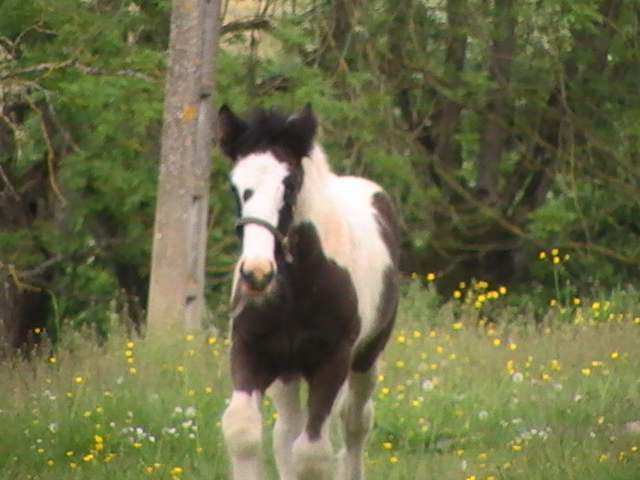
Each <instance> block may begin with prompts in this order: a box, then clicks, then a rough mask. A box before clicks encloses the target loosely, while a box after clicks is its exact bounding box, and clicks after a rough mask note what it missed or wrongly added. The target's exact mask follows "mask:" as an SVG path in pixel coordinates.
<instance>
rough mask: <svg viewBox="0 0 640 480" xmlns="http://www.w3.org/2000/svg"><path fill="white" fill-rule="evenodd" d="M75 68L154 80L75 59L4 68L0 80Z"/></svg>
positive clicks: (142, 75)
mask: <svg viewBox="0 0 640 480" xmlns="http://www.w3.org/2000/svg"><path fill="white" fill-rule="evenodd" d="M69 67H72V68H77V69H78V70H80V71H82V72H84V73H87V74H89V75H125V76H130V77H136V78H140V79H142V80H147V81H149V82H152V81H155V80H156V79H154V78H153V77H150V76H149V75H146V74H144V73H140V72H137V71H135V70H131V69H120V70H105V69H102V68H97V67H90V66H87V65H83V64H82V63H79V62H78V61H77V60H75V59H73V58H72V59H69V60H65V61H63V62H58V63H40V64H38V65H33V66H31V67H25V68H17V69H15V70H5V71H3V72H0V80H6V79H8V78H14V77H20V76H22V75H29V74H32V73H41V72H50V71H54V70H61V69H63V68H69Z"/></svg>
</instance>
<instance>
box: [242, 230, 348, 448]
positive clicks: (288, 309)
mask: <svg viewBox="0 0 640 480" xmlns="http://www.w3.org/2000/svg"><path fill="white" fill-rule="evenodd" d="M289 241H290V249H291V253H292V255H293V257H294V263H293V265H291V266H283V267H282V268H281V269H280V274H279V275H278V277H277V281H278V284H277V285H276V288H275V293H274V295H273V296H272V297H271V298H269V299H265V301H264V302H262V303H260V304H257V303H254V302H247V303H246V304H244V305H243V302H245V301H246V299H242V298H234V300H233V302H234V306H235V307H242V308H241V310H240V312H239V313H238V315H237V316H236V317H235V318H234V319H233V329H232V348H231V372H232V380H233V385H234V389H236V390H243V391H247V392H250V391H253V390H256V389H257V390H260V391H262V392H263V391H264V390H265V389H266V388H267V387H268V386H269V385H270V384H271V383H272V382H273V381H274V380H275V379H276V378H278V377H282V376H291V375H302V376H304V378H305V379H306V380H307V381H308V382H309V385H310V389H309V401H308V406H309V417H308V423H307V432H308V433H309V436H310V437H311V438H312V439H313V438H318V436H319V435H320V428H321V427H322V424H323V422H324V420H325V419H326V416H327V415H328V414H329V412H330V411H331V408H332V406H333V402H334V400H335V397H336V395H337V393H338V391H339V390H340V386H341V385H342V383H343V382H344V379H345V377H346V375H347V372H348V370H349V366H350V359H351V349H352V348H353V344H354V343H355V340H356V339H357V337H358V334H359V331H360V321H359V318H358V302H357V296H356V292H355V288H354V286H353V282H352V280H351V277H350V276H349V273H348V272H347V271H346V270H345V269H344V268H342V267H340V266H338V265H337V264H336V263H335V262H334V261H332V260H330V259H327V258H326V257H325V255H324V252H323V250H322V246H321V244H320V239H319V237H318V233H317V231H316V229H315V227H313V226H312V225H310V224H304V225H300V226H297V227H294V228H293V230H292V232H291V235H290V239H289Z"/></svg>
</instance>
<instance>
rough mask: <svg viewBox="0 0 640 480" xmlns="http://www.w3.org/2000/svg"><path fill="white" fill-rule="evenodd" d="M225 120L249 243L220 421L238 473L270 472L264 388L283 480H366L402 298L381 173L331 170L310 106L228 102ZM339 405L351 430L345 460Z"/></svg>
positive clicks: (236, 289) (249, 476) (252, 477)
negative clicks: (383, 369) (384, 363)
mask: <svg viewBox="0 0 640 480" xmlns="http://www.w3.org/2000/svg"><path fill="white" fill-rule="evenodd" d="M219 126H220V146H221V148H222V150H223V151H224V153H225V154H226V155H227V156H228V157H229V158H230V159H231V160H232V162H233V167H232V170H231V175H230V179H231V184H232V188H233V191H234V193H235V197H236V201H237V206H238V219H237V228H238V234H239V236H240V240H241V242H242V246H241V254H240V257H239V259H238V262H237V265H236V268H235V272H234V278H233V287H232V294H231V325H232V327H231V352H230V366H231V379H232V383H233V392H232V396H231V399H230V401H229V404H228V407H227V409H226V410H225V412H224V414H223V417H222V429H223V434H224V438H225V443H226V446H227V450H228V452H229V456H230V459H231V464H232V469H233V478H234V479H235V480H262V479H264V478H265V475H266V474H265V468H264V465H263V459H262V446H261V444H262V424H263V423H262V417H261V405H262V397H263V395H264V394H265V393H266V394H268V395H269V396H270V397H271V398H272V401H273V404H274V406H275V408H276V410H277V413H278V414H277V419H276V422H275V426H274V432H273V450H274V455H275V462H276V466H277V469H278V473H279V476H280V480H311V479H313V480H316V479H317V480H326V479H335V478H337V479H340V480H360V479H362V478H363V453H364V442H365V438H366V436H367V433H368V432H369V430H370V429H371V427H372V424H373V404H372V400H371V395H372V393H373V390H374V388H375V383H376V380H377V371H376V360H377V358H378V356H379V355H380V353H381V351H382V349H383V348H384V346H385V344H386V343H387V340H388V339H389V336H390V334H391V330H392V327H393V323H394V321H395V316H396V310H397V306H398V257H399V247H400V245H399V244H400V240H399V231H398V218H397V215H396V213H395V210H394V207H393V205H392V202H391V200H390V198H389V196H388V195H387V194H386V193H385V192H384V190H382V188H381V187H380V186H378V185H376V184H375V183H373V182H371V181H369V180H366V179H364V178H359V177H347V176H338V175H336V174H334V173H333V172H332V171H331V169H330V167H329V164H328V161H327V158H326V156H325V153H324V151H323V150H322V148H321V147H320V146H319V145H318V143H316V141H315V137H316V130H317V119H316V116H315V114H314V112H313V110H312V109H311V106H310V105H307V106H306V107H305V108H304V109H303V110H302V111H301V112H300V113H298V114H296V115H292V116H287V115H283V114H282V113H279V112H277V111H266V110H260V111H257V112H256V113H255V115H254V116H253V117H252V118H250V119H248V120H243V119H241V118H239V117H238V116H236V115H235V114H234V113H233V112H232V111H231V109H230V108H229V107H228V106H226V105H224V106H222V107H221V109H220V112H219ZM303 382H306V383H307V385H308V398H307V401H306V405H305V406H303V404H302V402H301V392H300V387H301V384H302V383H303ZM334 403H335V408H334ZM332 410H335V411H336V413H337V414H338V418H339V421H340V437H341V439H342V448H341V450H340V452H339V454H338V455H337V459H336V457H335V455H334V454H333V449H332V445H331V442H330V439H329V427H328V424H329V423H330V422H329V421H328V419H329V416H330V414H331V412H332Z"/></svg>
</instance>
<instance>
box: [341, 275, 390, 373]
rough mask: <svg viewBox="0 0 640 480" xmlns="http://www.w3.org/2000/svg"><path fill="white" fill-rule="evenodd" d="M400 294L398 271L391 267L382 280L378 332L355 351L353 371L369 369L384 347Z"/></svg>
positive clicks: (377, 320) (352, 364) (377, 322)
mask: <svg viewBox="0 0 640 480" xmlns="http://www.w3.org/2000/svg"><path fill="white" fill-rule="evenodd" d="M399 296H400V293H399V285H398V272H397V270H396V269H395V267H390V268H388V269H387V270H386V271H385V273H384V280H383V282H382V295H381V296H380V302H379V303H378V318H377V319H376V325H377V327H378V330H377V333H376V334H375V335H374V336H373V337H371V338H370V339H369V340H368V341H367V343H365V344H364V345H362V346H360V347H359V349H358V351H357V352H355V355H354V356H353V361H352V363H351V369H352V370H353V371H355V372H366V371H368V370H369V369H370V368H371V367H372V366H373V364H374V363H375V361H376V359H377V358H378V356H379V355H380V353H381V352H382V350H383V349H384V347H385V345H386V344H387V341H388V340H389V337H390V336H391V331H392V330H393V325H394V323H395V318H396V312H397V310H398V299H399Z"/></svg>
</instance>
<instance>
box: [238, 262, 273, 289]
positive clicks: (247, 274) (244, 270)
mask: <svg viewBox="0 0 640 480" xmlns="http://www.w3.org/2000/svg"><path fill="white" fill-rule="evenodd" d="M248 263H249V265H247V262H246V261H245V262H242V264H241V265H240V276H241V277H242V280H243V281H244V282H245V284H246V285H247V287H249V289H250V290H253V291H255V292H262V291H264V290H265V289H266V288H267V287H268V286H269V284H270V283H271V281H272V280H273V277H274V276H275V269H274V267H273V265H272V264H271V263H269V264H266V265H265V264H264V263H260V264H253V263H254V262H248Z"/></svg>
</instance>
